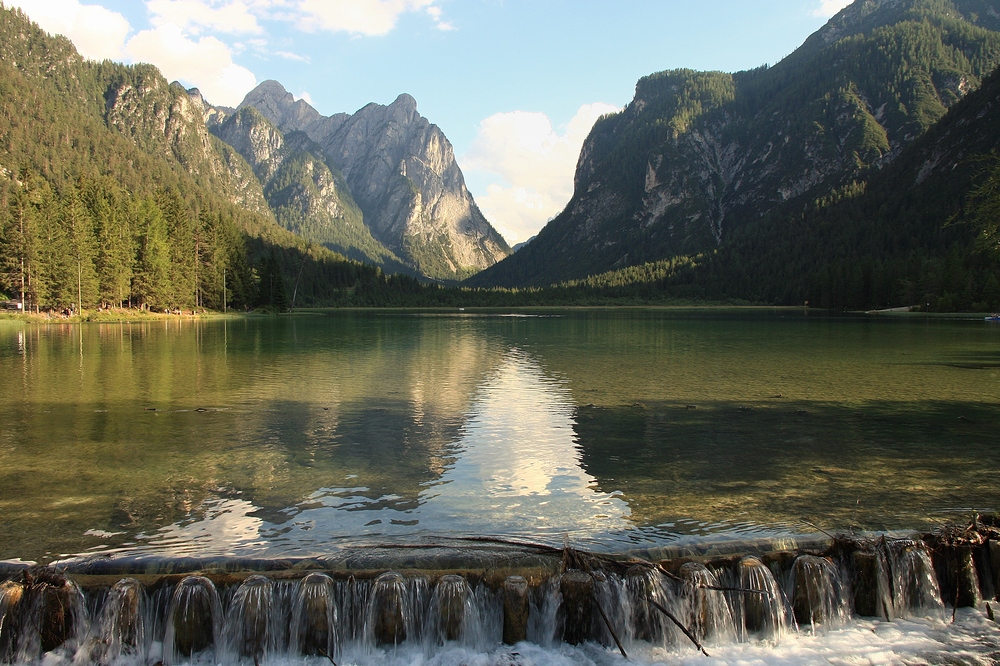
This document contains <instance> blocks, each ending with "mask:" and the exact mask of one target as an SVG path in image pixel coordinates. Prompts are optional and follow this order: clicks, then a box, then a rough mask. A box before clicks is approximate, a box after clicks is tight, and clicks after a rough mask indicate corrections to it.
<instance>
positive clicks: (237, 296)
mask: <svg viewBox="0 0 1000 666" xmlns="http://www.w3.org/2000/svg"><path fill="white" fill-rule="evenodd" d="M210 122H211V120H210ZM289 155H290V157H289V159H288V160H287V161H288V162H289V163H292V162H294V160H295V158H296V155H298V153H296V152H295V150H293V149H292V148H289ZM259 166H260V165H258V167H259ZM303 169H304V170H308V167H303ZM317 169H320V167H319V166H316V165H314V171H315V170H317ZM320 170H321V169H320ZM278 172H279V174H280V172H281V169H279V170H278ZM275 178H276V179H278V181H280V175H277V174H276V176H275ZM286 180H288V181H293V180H294V179H293V178H288V179H286ZM272 181H274V179H272ZM319 181H320V185H318V186H317V188H318V189H321V190H322V189H327V190H330V189H331V188H330V187H329V184H328V183H327V182H326V181H324V180H323V179H322V178H320V179H319ZM281 182H285V181H281ZM289 188H291V189H294V184H290V185H289ZM332 189H334V190H335V189H336V187H335V186H334V187H333V188H332ZM265 194H266V193H265V191H264V190H263V189H262V187H261V185H260V182H259V180H258V177H257V175H256V173H255V172H254V168H253V167H252V166H251V165H250V164H248V163H247V161H246V160H245V159H244V158H243V157H242V156H241V155H239V154H238V153H237V151H236V150H234V149H233V148H231V147H230V146H228V145H227V144H225V143H224V142H223V141H221V140H220V139H218V138H217V137H215V136H213V135H212V134H210V133H209V131H208V129H207V126H206V119H205V117H204V115H203V104H202V103H201V102H200V101H199V100H198V99H197V98H196V97H193V96H192V95H190V94H189V93H188V92H187V91H185V90H184V89H183V88H182V87H181V86H179V85H172V84H168V83H167V81H166V80H165V79H164V78H163V76H162V75H161V74H160V72H159V71H158V70H157V69H156V68H154V67H152V66H149V65H134V66H125V65H121V64H118V63H113V62H110V61H105V62H102V63H96V62H91V61H87V60H84V59H83V58H82V57H81V56H80V55H79V53H78V52H77V51H76V49H75V48H74V47H73V45H72V43H70V42H69V40H67V39H65V38H64V37H53V36H51V35H48V34H46V33H45V32H44V31H42V30H41V29H39V28H38V26H37V25H35V24H33V23H31V21H30V20H29V19H28V17H27V16H26V15H24V13H23V12H21V11H20V10H17V9H5V8H3V7H0V292H3V293H4V294H6V295H8V296H12V295H15V296H17V298H19V299H21V298H22V297H23V299H24V300H25V301H26V304H27V306H28V307H30V308H32V309H43V308H60V309H62V308H67V307H70V306H73V307H80V306H83V307H94V306H96V305H99V304H104V305H110V306H116V307H117V306H121V305H125V304H130V305H133V306H142V307H149V308H156V309H161V308H192V307H196V308H200V307H214V308H219V309H221V308H222V307H233V306H236V307H243V306H252V305H260V304H268V305H283V304H287V303H289V302H290V301H292V300H295V299H298V300H297V301H296V302H297V304H299V305H302V304H306V303H329V302H333V301H335V300H337V299H338V298H341V297H342V295H343V293H345V290H346V289H348V288H352V289H355V291H359V290H358V286H359V284H361V283H362V282H364V283H366V284H375V283H377V282H379V280H383V281H384V278H382V277H380V275H379V273H378V271H377V269H375V268H374V267H366V266H362V265H360V264H358V263H356V262H352V261H348V260H346V259H345V258H344V257H343V256H340V255H337V254H335V253H333V252H330V251H328V250H324V249H322V248H319V247H310V246H309V245H308V244H307V242H306V241H305V240H303V239H302V238H300V237H298V236H296V235H295V234H293V233H291V232H289V231H286V230H284V229H282V228H281V227H279V226H278V225H277V224H276V223H275V218H274V215H273V214H272V212H271V209H270V207H269V205H268V200H267V198H266V196H265ZM286 284H287V289H286V288H285V287H283V285H286ZM360 291H362V292H363V291H364V290H363V289H362V290H360ZM22 295H23V296H22Z"/></svg>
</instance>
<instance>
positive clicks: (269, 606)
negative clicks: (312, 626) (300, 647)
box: [224, 575, 281, 663]
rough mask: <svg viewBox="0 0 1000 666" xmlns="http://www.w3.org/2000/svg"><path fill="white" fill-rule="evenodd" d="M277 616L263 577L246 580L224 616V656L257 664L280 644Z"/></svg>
mask: <svg viewBox="0 0 1000 666" xmlns="http://www.w3.org/2000/svg"><path fill="white" fill-rule="evenodd" d="M280 621H281V613H280V611H279V608H278V603H277V599H276V598H275V593H274V586H273V585H272V584H271V581H270V579H268V578H266V577H265V576H258V575H254V576H250V577H249V578H247V579H246V580H245V581H243V584H242V585H240V586H239V588H238V589H237V590H236V595H235V596H234V597H233V600H232V602H231V603H230V604H229V611H228V612H227V613H226V625H225V631H224V636H225V638H226V648H227V650H228V654H231V655H237V656H239V657H246V658H249V659H251V660H252V661H253V662H254V663H260V662H261V661H264V660H266V659H267V658H268V657H270V656H271V655H273V654H275V653H276V652H277V651H278V649H279V647H280V643H281V633H280V630H279V628H278V625H279V623H280Z"/></svg>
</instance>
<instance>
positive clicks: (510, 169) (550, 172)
mask: <svg viewBox="0 0 1000 666" xmlns="http://www.w3.org/2000/svg"><path fill="white" fill-rule="evenodd" d="M614 111H618V107H615V106H611V105H610V104H585V105H583V106H581V107H580V109H579V110H578V111H577V112H576V115H575V116H574V117H573V119H572V120H570V122H569V123H568V124H567V125H566V126H565V127H564V128H560V129H561V130H562V131H561V132H560V131H557V130H556V129H555V128H553V127H552V122H551V121H550V120H549V118H548V116H546V115H545V114H544V113H531V112H527V111H514V112H511V113H498V114H496V115H493V116H490V117H489V118H487V119H486V120H484V121H482V122H481V123H480V124H479V132H478V134H477V135H476V138H475V139H474V140H473V142H472V146H471V147H470V148H469V151H468V152H467V153H466V154H465V156H464V157H463V158H462V169H463V170H464V171H466V172H477V171H478V172H484V173H488V174H492V175H493V176H495V177H499V182H497V179H496V178H494V179H493V180H494V182H492V183H490V184H489V185H488V187H487V191H486V195H485V196H477V197H476V203H477V204H479V207H480V209H482V211H483V213H484V214H485V215H486V217H487V218H489V220H490V222H491V223H492V224H493V225H494V226H495V227H496V228H497V230H498V231H499V232H500V233H501V234H503V236H504V238H506V239H507V241H508V242H509V243H511V244H514V243H518V242H520V241H524V240H527V239H528V238H530V237H531V236H533V235H534V234H536V233H538V230H539V229H541V228H542V227H543V226H544V225H545V223H546V222H547V221H548V220H550V219H551V218H552V217H554V216H556V215H557V214H559V212H560V211H562V209H563V207H564V206H565V205H566V203H567V202H568V201H569V199H570V197H572V196H573V176H574V174H575V171H576V162H577V159H578V158H579V156H580V148H581V147H582V146H583V142H584V140H585V139H586V138H587V135H588V134H589V133H590V129H591V128H592V127H593V126H594V122H595V121H596V120H597V119H598V118H600V117H601V116H602V115H604V114H606V113H611V112H614Z"/></svg>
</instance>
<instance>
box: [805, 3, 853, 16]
mask: <svg viewBox="0 0 1000 666" xmlns="http://www.w3.org/2000/svg"><path fill="white" fill-rule="evenodd" d="M852 2H854V0H819V7H817V8H816V9H814V10H813V12H812V13H813V16H821V17H823V18H830V17H831V16H833V15H834V14H836V13H837V12H839V11H840V10H841V9H843V8H844V7H846V6H847V5H849V4H851V3H852Z"/></svg>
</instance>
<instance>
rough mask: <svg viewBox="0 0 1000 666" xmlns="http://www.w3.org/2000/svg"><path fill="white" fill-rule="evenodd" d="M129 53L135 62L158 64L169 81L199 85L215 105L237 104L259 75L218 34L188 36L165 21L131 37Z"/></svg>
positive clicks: (254, 83)
mask: <svg viewBox="0 0 1000 666" xmlns="http://www.w3.org/2000/svg"><path fill="white" fill-rule="evenodd" d="M125 51H126V53H127V54H128V55H129V56H130V57H131V58H132V59H133V60H135V61H136V62H140V61H141V62H148V63H150V64H153V65H156V66H157V67H159V68H160V71H162V72H163V75H164V76H165V77H167V80H168V81H173V80H174V79H177V80H179V81H181V82H182V83H184V84H185V85H193V86H197V87H198V88H200V89H201V92H202V94H203V95H204V96H205V99H207V100H208V101H209V102H210V103H212V104H221V105H226V106H236V105H238V104H239V103H240V102H241V101H243V97H244V96H245V95H246V93H247V92H249V91H250V90H251V89H252V88H253V87H254V86H255V85H257V77H255V76H254V75H253V72H251V71H250V70H248V69H246V68H244V67H241V66H239V65H237V64H235V63H234V62H233V59H232V53H231V51H230V50H229V47H228V46H226V45H225V44H224V43H222V42H221V41H219V40H218V39H216V38H215V37H201V38H200V39H198V41H194V40H192V39H190V38H188V37H187V36H186V35H185V34H184V32H183V31H182V30H181V28H180V26H178V25H176V24H174V23H165V24H163V25H161V26H158V27H156V28H154V29H152V30H143V31H142V32H140V33H138V34H137V35H135V36H134V37H133V38H132V39H130V40H129V42H128V44H127V45H126V46H125Z"/></svg>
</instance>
